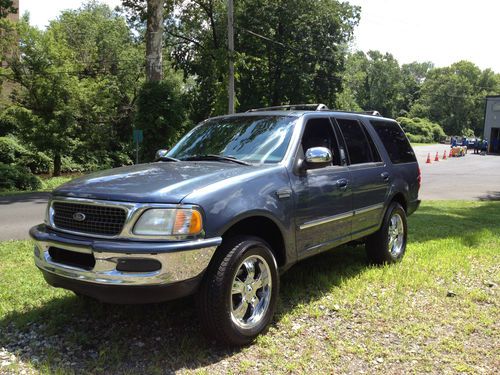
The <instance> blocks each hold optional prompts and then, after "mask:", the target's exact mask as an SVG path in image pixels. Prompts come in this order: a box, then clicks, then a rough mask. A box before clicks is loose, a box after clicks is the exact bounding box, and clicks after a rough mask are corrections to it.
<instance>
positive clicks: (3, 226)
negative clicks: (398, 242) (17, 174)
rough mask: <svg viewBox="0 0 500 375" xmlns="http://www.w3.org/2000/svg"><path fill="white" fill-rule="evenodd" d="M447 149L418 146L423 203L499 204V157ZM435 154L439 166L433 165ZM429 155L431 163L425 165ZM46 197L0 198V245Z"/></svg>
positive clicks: (35, 217) (33, 219)
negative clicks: (458, 155)
mask: <svg viewBox="0 0 500 375" xmlns="http://www.w3.org/2000/svg"><path fill="white" fill-rule="evenodd" d="M445 150H446V152H447V153H448V151H449V146H447V145H439V144H438V145H432V146H417V147H415V153H416V154H417V159H418V162H419V164H420V168H421V170H422V188H421V190H420V198H421V199H423V200H455V199H464V200H471V199H472V200H500V156H495V155H484V156H481V155H474V154H472V153H471V152H469V153H468V154H467V155H466V156H465V157H461V158H451V159H450V158H448V159H447V160H441V158H442V156H443V152H444V151H445ZM436 152H438V153H439V158H440V161H439V162H434V157H435V155H436ZM428 153H430V154H431V159H432V160H433V161H432V163H431V164H426V163H425V161H426V159H427V155H428ZM48 196H49V193H27V194H19V195H9V196H4V197H1V196H0V241H5V240H12V239H26V238H28V230H29V228H31V227H32V226H34V225H36V224H38V223H41V222H42V221H43V217H44V215H45V206H46V203H47V199H48Z"/></svg>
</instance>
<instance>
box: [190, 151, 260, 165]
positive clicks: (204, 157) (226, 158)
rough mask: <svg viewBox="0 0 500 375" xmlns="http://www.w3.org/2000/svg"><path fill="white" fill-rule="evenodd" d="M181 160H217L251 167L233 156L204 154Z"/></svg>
mask: <svg viewBox="0 0 500 375" xmlns="http://www.w3.org/2000/svg"><path fill="white" fill-rule="evenodd" d="M182 160H189V161H191V160H217V161H232V162H233V163H237V164H242V165H251V164H250V163H247V162H246V161H243V160H239V159H236V158H235V157H234V156H224V155H215V154H205V155H192V156H188V157H185V158H183V159H182Z"/></svg>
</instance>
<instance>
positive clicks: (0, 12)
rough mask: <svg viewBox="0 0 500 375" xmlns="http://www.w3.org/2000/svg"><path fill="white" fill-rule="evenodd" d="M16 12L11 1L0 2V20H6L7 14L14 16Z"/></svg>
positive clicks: (2, 0)
mask: <svg viewBox="0 0 500 375" xmlns="http://www.w3.org/2000/svg"><path fill="white" fill-rule="evenodd" d="M17 11H18V9H17V8H16V7H14V2H13V1H12V0H0V19H1V18H7V16H8V15H9V14H16V13H17Z"/></svg>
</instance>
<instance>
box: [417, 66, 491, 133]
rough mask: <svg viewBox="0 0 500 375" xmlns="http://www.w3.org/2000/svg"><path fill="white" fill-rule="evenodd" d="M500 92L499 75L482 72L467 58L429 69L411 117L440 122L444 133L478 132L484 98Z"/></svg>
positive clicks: (482, 120)
mask: <svg viewBox="0 0 500 375" xmlns="http://www.w3.org/2000/svg"><path fill="white" fill-rule="evenodd" d="M498 93H500V78H499V75H498V74H495V73H493V72H492V71H491V70H490V69H486V70H484V71H481V70H480V69H479V68H478V67H477V66H476V65H474V64H473V63H471V62H468V61H460V62H457V63H455V64H452V65H451V66H449V67H445V68H436V69H433V70H431V71H430V72H429V73H428V75H427V78H426V80H425V81H424V83H423V84H422V88H421V97H420V99H418V100H417V102H416V104H415V105H414V106H413V107H412V109H411V111H410V114H411V116H423V117H427V118H429V119H430V120H431V121H435V122H439V123H440V124H441V125H442V126H443V129H444V130H445V132H446V133H447V134H450V135H461V134H464V133H465V132H466V131H467V129H472V130H473V132H474V133H475V134H478V135H479V134H481V133H482V130H483V126H484V98H485V96H486V95H489V94H498Z"/></svg>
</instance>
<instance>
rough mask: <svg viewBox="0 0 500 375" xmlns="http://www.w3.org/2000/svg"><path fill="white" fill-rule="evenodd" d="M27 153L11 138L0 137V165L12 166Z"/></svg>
mask: <svg viewBox="0 0 500 375" xmlns="http://www.w3.org/2000/svg"><path fill="white" fill-rule="evenodd" d="M27 153H28V151H27V150H26V149H25V148H24V147H23V146H21V145H20V144H19V143H18V141H17V139H15V138H13V137H0V163H4V164H12V163H16V162H17V161H19V159H20V158H21V156H23V155H26V154H27Z"/></svg>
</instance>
